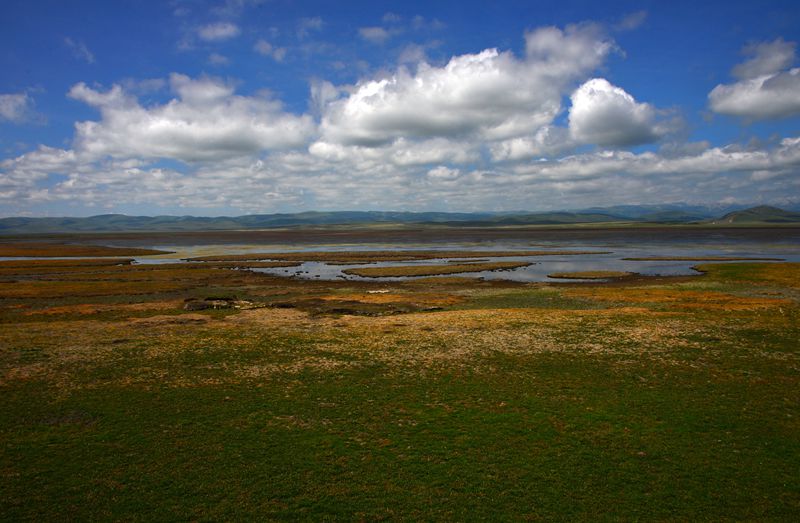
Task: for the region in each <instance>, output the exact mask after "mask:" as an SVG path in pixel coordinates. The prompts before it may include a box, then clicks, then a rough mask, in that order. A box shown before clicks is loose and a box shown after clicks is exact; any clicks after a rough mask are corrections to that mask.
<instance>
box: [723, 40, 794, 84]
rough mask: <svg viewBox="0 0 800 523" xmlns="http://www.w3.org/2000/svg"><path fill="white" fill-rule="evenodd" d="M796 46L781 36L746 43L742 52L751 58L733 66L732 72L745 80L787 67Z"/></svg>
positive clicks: (792, 57)
mask: <svg viewBox="0 0 800 523" xmlns="http://www.w3.org/2000/svg"><path fill="white" fill-rule="evenodd" d="M796 47H797V44H796V43H795V42H786V41H784V40H783V38H778V39H777V40H775V41H774V42H761V43H753V44H750V45H747V46H745V48H744V49H743V50H742V54H743V55H745V56H752V58H750V59H749V60H747V61H745V62H742V63H741V64H738V65H737V66H735V67H734V68H733V71H732V73H733V75H734V76H735V77H736V78H739V79H741V80H746V79H749V78H758V77H760V76H765V75H773V74H775V73H777V72H779V71H783V70H785V69H788V68H789V67H791V65H792V63H794V58H795V48H796Z"/></svg>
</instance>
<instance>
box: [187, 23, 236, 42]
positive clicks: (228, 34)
mask: <svg viewBox="0 0 800 523" xmlns="http://www.w3.org/2000/svg"><path fill="white" fill-rule="evenodd" d="M240 33H241V29H239V26H238V25H236V24H234V23H231V22H217V23H213V24H208V25H204V26H202V27H199V28H198V29H197V36H198V37H200V39H201V40H205V41H208V42H214V41H221V40H230V39H231V38H235V37H237V36H239V34H240Z"/></svg>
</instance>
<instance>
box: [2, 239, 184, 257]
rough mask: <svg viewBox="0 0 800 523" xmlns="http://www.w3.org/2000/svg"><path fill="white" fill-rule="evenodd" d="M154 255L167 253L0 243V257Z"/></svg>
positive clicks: (121, 248) (33, 243) (64, 245)
mask: <svg viewBox="0 0 800 523" xmlns="http://www.w3.org/2000/svg"><path fill="white" fill-rule="evenodd" d="M155 254H169V252H168V251H158V250H155V249H137V248H129V247H104V246H101V245H69V244H63V243H45V242H14V243H0V256H9V257H14V256H36V257H71V256H81V257H82V256H149V255H155Z"/></svg>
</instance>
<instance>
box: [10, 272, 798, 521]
mask: <svg viewBox="0 0 800 523" xmlns="http://www.w3.org/2000/svg"><path fill="white" fill-rule="evenodd" d="M702 268H703V270H704V271H706V274H705V275H703V276H699V277H696V278H676V279H662V280H659V279H653V280H652V281H643V280H641V279H640V280H635V281H630V282H626V281H621V282H617V283H614V284H590V285H584V284H579V283H575V284H569V285H566V284H565V285H559V286H548V285H542V284H537V285H523V284H504V283H486V282H483V283H482V282H477V281H476V282H473V283H468V282H469V280H465V279H463V278H456V279H452V280H449V279H443V280H438V281H437V280H435V279H430V280H426V281H425V282H423V283H420V282H414V283H408V284H399V283H398V284H394V283H393V284H391V285H390V286H389V288H388V289H385V288H386V286H387V284H386V283H372V282H365V283H360V282H341V283H333V282H331V283H327V282H299V281H292V282H289V281H287V280H282V279H280V278H276V277H269V276H267V275H256V274H250V273H246V272H242V271H226V270H223V269H218V270H216V271H215V272H214V274H218V275H219V276H217V277H211V276H208V275H207V274H205V273H206V272H208V271H206V270H199V271H198V269H192V271H197V272H191V271H190V270H188V269H187V271H186V276H182V277H180V278H177V279H176V280H175V282H174V283H175V284H176V285H178V287H179V288H175V289H173V288H165V287H164V281H163V279H161V278H158V277H155V276H154V278H153V279H152V281H137V282H136V285H138V293H137V294H136V295H127V294H123V295H119V294H114V289H115V287H113V286H111V283H109V282H108V278H109V276H108V274H109V273H104V272H103V268H102V267H100V268H99V269H98V272H97V275H98V276H97V279H96V281H94V283H96V284H97V285H99V286H100V288H101V289H106V291H107V292H106V293H100V294H98V293H97V292H95V293H92V292H91V291H85V290H84V286H85V285H86V284H87V281H86V278H87V272H86V271H85V267H84V268H83V270H77V269H76V271H75V272H74V274H71V273H70V272H69V271H67V272H65V273H61V274H62V275H61V276H60V278H61V280H53V278H54V276H53V274H52V273H47V279H42V277H41V275H35V274H32V275H31V276H30V277H29V278H27V279H26V278H25V276H24V275H22V276H20V274H18V273H16V272H15V273H13V274H11V275H8V276H2V275H0V278H6V279H7V281H4V282H0V289H2V288H6V289H11V288H12V287H13V288H15V289H16V291H14V292H11V291H10V290H8V292H6V293H5V294H3V295H2V296H4V297H3V298H1V299H0V300H1V301H0V407H1V408H0V519H2V520H5V521H19V520H93V519H114V520H132V521H152V520H247V519H251V520H269V519H292V520H314V521H318V520H323V519H331V520H337V519H338V520H348V521H349V520H383V519H405V520H431V519H436V520H480V519H489V520H524V519H533V520H536V519H545V520H551V519H556V520H592V521H595V520H759V521H763V520H778V521H790V520H794V519H796V517H797V515H798V514H799V513H800V472H798V471H800V386H798V385H800V363H799V361H798V360H799V357H800V354H799V353H798V349H799V347H798V340H800V307H798V300H800V284H799V283H798V282H800V266H798V265H797V264H755V263H749V264H734V265H706V266H703V267H702ZM108 270H109V271H112V270H113V271H120V270H124V267H123V268H120V267H113V268H109V269H108ZM164 270H169V271H173V273H174V272H175V271H179V269H178V268H176V267H174V266H173V267H170V268H168V269H164ZM151 272H152V273H153V274H155V273H157V272H158V270H153V271H139V273H137V275H138V274H141V273H145V274H147V273H151ZM88 274H93V273H88ZM73 277H75V278H78V277H79V279H78V280H77V282H76V283H70V282H71V281H72V280H71V278H73ZM137 277H138V276H137ZM90 282H91V281H90ZM112 283H114V284H115V285H120V287H119V288H120V289H127V285H130V283H129V282H127V281H124V282H122V283H118V282H112ZM48 285H49V286H51V288H52V289H53V292H52V293H50V294H48V292H47V288H48ZM69 285H72V287H70V288H72V289H73V292H74V293H75V294H72V295H70V296H65V295H64V294H63V290H64V288H66V287H68V286H69ZM6 286H7V287H6ZM28 287H30V288H33V289H35V291H26V290H25V289H26V288H28ZM379 289H380V290H382V291H383V290H388V292H381V293H369V292H368V291H370V290H373V291H374V290H379ZM81 292H85V295H81V294H80V293H81ZM125 292H127V291H125ZM223 292H225V293H229V294H230V293H236V294H237V295H238V296H239V297H240V298H241V297H245V298H247V299H249V300H253V301H254V302H259V300H261V302H263V303H261V304H260V305H266V306H263V307H261V306H260V307H258V308H252V309H249V310H234V309H226V310H209V311H202V312H200V313H197V312H191V313H189V312H185V311H183V310H181V306H182V303H183V299H184V298H186V297H187V296H195V297H197V296H206V295H209V296H211V295H220V294H221V293H223ZM276 297H279V298H280V299H281V300H282V302H281V305H280V306H279V307H277V306H268V305H269V304H270V302H272V301H274V300H275V299H276ZM310 299H313V300H316V301H315V303H317V302H325V303H337V300H338V301H341V302H342V303H348V304H350V306H352V305H353V304H358V303H362V304H364V306H365V307H366V306H367V305H369V306H370V307H371V308H369V311H370V314H369V315H366V314H362V313H360V312H359V310H358V309H357V308H356V309H355V310H353V312H352V313H351V314H341V313H337V312H336V309H335V308H329V309H324V310H319V311H316V312H314V313H312V312H308V311H306V310H304V309H303V308H302V306H301V304H302V303H305V301H308V300H310ZM304 300H305V301H304ZM410 303H413V304H416V305H424V304H429V305H436V306H437V309H439V310H432V311H428V312H413V313H397V312H398V310H399V308H400V306H401V305H404V304H405V305H407V304H410ZM378 306H380V307H382V308H379V309H375V307H378ZM365 310H366V308H365ZM375 310H378V311H379V312H380V314H377V315H376V314H375Z"/></svg>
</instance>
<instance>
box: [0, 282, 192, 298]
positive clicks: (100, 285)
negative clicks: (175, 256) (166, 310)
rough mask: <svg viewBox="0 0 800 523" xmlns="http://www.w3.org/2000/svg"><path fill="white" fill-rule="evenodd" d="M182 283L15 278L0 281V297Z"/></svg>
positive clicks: (172, 287)
mask: <svg viewBox="0 0 800 523" xmlns="http://www.w3.org/2000/svg"><path fill="white" fill-rule="evenodd" d="M185 288H186V285H185V284H183V283H177V282H173V281H163V282H96V281H83V282H76V281H24V282H23V281H15V282H0V298H65V297H71V296H85V297H91V296H120V295H131V294H155V293H161V292H172V291H178V290H183V289H185Z"/></svg>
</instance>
